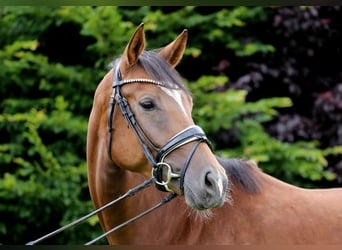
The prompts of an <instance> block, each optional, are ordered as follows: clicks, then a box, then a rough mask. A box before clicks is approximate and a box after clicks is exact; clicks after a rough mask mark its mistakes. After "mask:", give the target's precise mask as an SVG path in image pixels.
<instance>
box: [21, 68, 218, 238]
mask: <svg viewBox="0 0 342 250" xmlns="http://www.w3.org/2000/svg"><path fill="white" fill-rule="evenodd" d="M131 83H148V84H154V85H158V86H160V87H163V88H164V87H166V86H165V85H164V83H163V82H160V81H156V80H153V79H145V78H136V79H129V80H122V77H121V73H120V69H119V62H118V63H117V64H116V67H115V69H114V81H113V85H112V87H113V93H112V95H111V97H110V103H109V112H108V141H107V151H108V156H109V158H110V159H112V157H111V142H112V130H113V127H112V122H113V114H114V109H115V104H116V103H117V104H118V106H119V107H120V110H121V113H122V115H123V117H124V118H125V120H126V122H127V124H128V126H129V127H130V128H131V129H132V131H133V132H134V134H135V136H136V137H137V139H138V141H139V143H140V145H141V147H142V149H143V151H144V153H145V156H146V158H147V159H148V161H149V162H150V164H151V166H152V178H151V179H149V180H147V181H145V182H143V183H141V184H140V185H138V186H136V187H134V188H132V189H130V190H128V191H127V192H126V193H125V194H123V195H122V196H120V197H118V198H116V199H114V200H113V201H111V202H108V203H107V204H105V205H103V206H102V207H100V208H98V209H96V210H95V211H93V212H91V213H89V214H87V215H85V216H83V217H81V218H79V219H77V220H75V221H73V222H71V223H69V224H67V225H65V226H63V227H61V228H59V229H57V230H55V231H53V232H51V233H48V234H46V235H44V236H42V237H40V238H38V239H36V240H33V241H30V242H28V243H26V245H35V244H37V243H39V242H41V241H43V240H45V239H47V238H50V237H52V236H54V235H56V234H59V233H61V232H63V231H65V230H67V229H69V228H71V227H73V226H75V225H77V224H79V223H81V222H83V221H85V220H87V219H88V218H90V217H92V216H94V215H96V214H98V213H100V212H101V211H103V210H104V209H106V208H108V207H110V206H112V205H114V204H116V203H118V202H119V201H121V200H123V199H125V198H127V197H130V196H133V195H135V194H136V193H138V192H139V191H141V190H143V189H145V188H146V187H148V186H150V185H151V184H153V183H155V185H156V187H157V188H158V189H159V190H161V191H165V192H171V194H169V195H167V196H165V197H164V198H163V199H162V200H161V201H160V202H159V203H157V204H156V205H154V206H153V207H151V208H149V209H147V210H145V211H144V212H142V213H140V214H138V215H136V216H135V217H133V218H131V219H129V220H127V221H125V222H123V223H121V224H119V225H117V226H115V227H113V228H112V229H110V230H109V231H107V232H105V233H104V234H102V235H100V236H99V237H97V238H95V239H93V240H91V241H89V242H87V243H86V244H85V245H90V244H93V243H95V242H96V241H98V240H100V239H102V238H104V237H106V236H107V235H109V234H111V233H113V232H114V231H116V230H118V229H120V228H122V227H124V226H126V225H127V224H129V223H131V222H133V221H135V220H137V219H139V218H141V217H143V216H145V215H147V214H148V213H150V212H152V211H153V210H155V209H157V208H159V207H161V206H162V205H164V204H166V203H167V202H169V201H171V200H172V199H173V198H175V197H176V196H177V195H176V194H175V193H173V191H172V190H171V189H170V188H169V187H168V184H169V183H170V181H171V180H172V179H175V178H179V179H180V190H181V191H182V193H184V176H185V173H186V170H187V168H188V166H189V164H190V161H191V159H192V156H193V154H194V153H195V151H196V149H197V147H198V146H199V144H200V143H201V142H205V143H207V144H208V145H209V147H210V149H212V148H211V144H210V141H209V140H208V139H207V137H206V136H205V134H204V132H203V130H202V129H201V128H200V127H198V126H195V125H192V126H189V127H187V128H185V129H184V130H182V131H180V132H179V133H177V134H176V135H174V136H173V137H172V138H171V139H170V140H169V141H168V142H167V143H165V145H164V146H162V147H161V148H159V147H157V146H155V144H154V143H153V142H152V140H151V139H150V138H149V137H148V136H147V135H146V134H145V132H144V130H143V129H142V127H141V126H140V124H139V123H138V121H137V120H136V119H135V115H134V113H133V112H132V110H131V108H130V106H129V103H128V101H127V99H126V98H125V97H124V96H123V94H122V91H121V87H122V86H124V85H126V84H131ZM190 142H195V143H194V145H193V146H192V148H191V149H190V151H189V154H188V156H187V158H186V160H185V162H184V165H183V168H182V169H181V172H180V173H175V172H173V169H172V167H171V166H170V165H169V164H168V163H167V162H165V158H166V157H167V156H168V155H169V154H170V153H171V152H173V151H175V150H176V149H178V148H180V147H182V146H183V145H185V144H188V143H190ZM150 149H152V150H154V151H155V152H156V153H157V154H156V157H154V156H153V154H152V152H151V151H150ZM163 170H166V171H167V172H166V178H165V177H163Z"/></svg>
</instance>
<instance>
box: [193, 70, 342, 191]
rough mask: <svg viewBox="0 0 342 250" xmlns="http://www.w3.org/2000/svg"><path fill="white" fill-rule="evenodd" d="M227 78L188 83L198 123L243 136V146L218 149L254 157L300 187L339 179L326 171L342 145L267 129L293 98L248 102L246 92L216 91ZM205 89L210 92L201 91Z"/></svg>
mask: <svg viewBox="0 0 342 250" xmlns="http://www.w3.org/2000/svg"><path fill="white" fill-rule="evenodd" d="M226 81H227V78H225V77H214V76H203V77H201V78H200V79H199V80H198V81H197V82H194V83H189V84H188V85H189V87H190V89H191V90H192V92H193V93H194V96H195V108H194V113H193V115H194V119H195V120H196V123H198V124H199V125H200V126H202V127H203V128H204V130H205V131H207V132H208V133H209V134H214V133H216V132H218V131H219V130H222V129H224V130H235V131H237V133H238V135H239V145H238V146H237V147H234V148H225V149H220V150H218V151H217V152H218V153H219V154H220V155H222V156H225V157H238V158H239V157H243V158H246V159H253V160H255V161H256V162H257V163H259V166H260V167H261V168H262V169H263V170H264V171H265V172H267V173H270V174H271V175H273V176H276V177H278V178H280V179H283V180H285V181H287V182H289V183H293V184H296V185H300V186H312V183H306V182H305V181H303V180H311V181H313V182H315V181H319V180H322V179H326V180H333V179H334V178H335V175H334V174H332V173H331V172H328V171H326V170H325V167H327V160H326V156H328V155H331V154H341V153H342V147H340V146H336V147H331V148H327V149H325V150H321V149H319V148H318V143H317V142H315V141H305V142H304V141H300V142H296V143H292V144H290V143H285V142H281V141H278V140H276V139H274V138H272V137H271V136H270V135H268V134H267V133H266V132H265V131H264V129H263V127H262V123H263V122H267V121H269V120H271V119H272V118H273V117H274V116H275V115H277V109H279V108H286V107H290V106H291V105H292V102H291V100H290V99H289V98H286V97H278V98H275V97H273V98H264V99H261V100H259V101H256V102H246V94H247V93H246V91H243V90H227V91H222V92H218V91H215V89H218V88H219V87H222V86H223V84H224V83H225V82H226ZM203 92H205V93H206V94H205V95H203V94H201V93H203Z"/></svg>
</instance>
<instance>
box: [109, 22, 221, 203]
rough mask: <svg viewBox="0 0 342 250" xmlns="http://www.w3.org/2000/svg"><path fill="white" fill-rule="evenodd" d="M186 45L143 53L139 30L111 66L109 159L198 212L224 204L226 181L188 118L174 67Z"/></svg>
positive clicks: (188, 102) (186, 98)
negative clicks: (183, 198)
mask: <svg viewBox="0 0 342 250" xmlns="http://www.w3.org/2000/svg"><path fill="white" fill-rule="evenodd" d="M186 42H187V31H186V30H184V31H183V32H182V33H181V34H180V35H179V36H178V37H177V38H176V39H175V40H174V41H173V42H171V43H170V44H168V45H167V46H165V47H163V48H161V49H160V50H155V51H145V35H144V30H143V24H141V25H140V26H139V27H138V28H137V29H136V31H135V33H134V34H133V36H132V37H131V39H130V41H129V43H128V44H127V46H126V48H125V50H124V52H123V54H122V56H121V57H120V58H119V59H117V60H116V61H115V63H114V69H113V73H114V76H113V94H112V97H111V98H112V102H111V107H110V108H109V120H108V124H109V134H110V137H109V140H108V153H109V156H110V158H111V159H112V161H113V162H114V164H115V165H116V166H117V167H120V168H121V169H124V170H128V171H133V172H138V173H141V174H142V175H144V176H145V177H146V178H151V175H153V176H154V177H155V178H156V183H157V186H158V187H159V188H160V189H162V190H163V191H170V192H174V193H177V194H179V195H184V197H185V200H186V202H187V204H188V205H189V206H190V207H192V208H194V209H198V210H203V209H208V208H212V207H219V206H221V205H222V204H223V203H224V201H225V196H226V189H227V186H228V179H227V176H226V174H225V171H224V169H223V167H222V166H221V165H220V164H219V162H218V161H217V160H216V157H215V156H214V154H213V152H212V150H211V147H210V143H209V141H208V139H207V138H206V137H205V134H204V132H203V131H202V130H201V128H199V127H198V126H196V125H195V124H194V121H193V119H192V116H191V112H192V107H193V102H192V97H191V95H190V93H189V91H188V90H187V89H186V87H185V86H184V84H183V83H182V82H181V78H180V76H179V74H178V73H177V71H176V70H175V69H174V68H175V66H176V65H177V64H178V63H179V61H180V60H181V58H182V56H183V53H184V50H185V47H186Z"/></svg>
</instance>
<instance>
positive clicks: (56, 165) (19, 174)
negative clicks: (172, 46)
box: [0, 6, 342, 244]
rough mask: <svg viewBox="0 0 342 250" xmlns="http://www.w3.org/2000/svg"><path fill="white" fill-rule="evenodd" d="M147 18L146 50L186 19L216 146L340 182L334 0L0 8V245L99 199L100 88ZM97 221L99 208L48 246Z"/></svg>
mask: <svg viewBox="0 0 342 250" xmlns="http://www.w3.org/2000/svg"><path fill="white" fill-rule="evenodd" d="M141 22H144V23H145V32H146V40H147V49H153V48H159V47H162V46H164V45H166V44H168V43H169V42H170V41H172V40H173V39H175V38H176V36H177V35H178V34H179V33H180V32H181V31H182V30H183V29H184V28H187V29H188V31H189V40H188V47H187V50H186V53H185V56H184V58H183V60H182V62H181V63H180V64H179V66H178V67H177V70H178V71H179V72H180V74H181V75H182V77H183V78H184V83H185V84H186V85H187V86H188V88H189V89H190V90H191V91H192V93H193V96H194V102H195V107H194V111H193V116H194V119H195V121H196V123H197V124H198V125H200V126H202V128H203V129H204V130H205V131H206V133H207V134H208V136H209V138H210V139H211V140H212V142H213V143H214V147H215V151H216V153H217V154H219V155H221V156H225V157H241V158H248V159H254V160H255V161H257V162H258V165H259V166H260V168H261V169H262V170H263V171H264V172H266V173H269V174H271V175H273V176H275V177H277V178H279V179H281V180H284V181H286V182H289V183H292V184H294V185H297V186H301V187H309V188H317V187H321V188H329V187H341V186H342V147H341V145H342V124H341V120H342V112H341V111H342V61H341V60H342V50H341V46H342V25H341V24H342V9H341V7H340V6H336V7H333V6H329V7H299V6H297V7H273V8H271V7H241V6H240V7H210V6H206V7H189V6H181V7H150V6H143V7H139V6H137V7H116V6H100V7H90V6H69V7H4V6H1V7H0V244H23V243H26V242H28V241H30V240H34V239H36V238H38V237H40V236H42V235H44V234H46V233H48V232H50V231H52V230H54V229H56V228H58V227H60V226H62V225H65V224H67V223H69V222H71V221H73V220H75V219H76V218H79V217H81V216H83V215H84V214H86V213H88V212H90V211H92V209H93V206H92V203H91V201H90V195H89V191H88V186H87V167H86V160H85V159H86V157H85V147H86V133H87V121H88V117H89V113H90V110H91V106H92V101H93V95H94V92H95V89H96V87H97V84H98V83H99V82H100V81H101V79H102V77H103V76H104V75H105V73H106V72H107V71H108V70H109V69H110V68H109V66H108V65H109V63H110V62H111V61H112V60H113V59H114V58H115V57H116V56H119V55H120V54H121V53H122V51H123V49H124V47H125V46H126V44H127V42H128V41H129V38H130V36H131V35H132V33H133V32H134V30H135V28H136V26H137V25H139V24H140V23H141ZM109 91H111V90H109ZM108 101H109V100H108ZM113 198H114V197H113ZM101 233H102V230H101V228H100V226H99V224H98V221H97V218H96V217H94V218H91V219H89V220H87V221H86V222H85V223H83V224H81V225H79V226H77V227H75V228H73V229H70V230H68V231H67V232H66V233H63V234H61V235H59V236H57V237H54V238H52V239H50V240H47V241H44V244H83V243H85V242H87V241H89V240H90V239H92V238H94V237H95V236H97V235H99V234H101ZM99 244H106V240H103V241H101V242H99Z"/></svg>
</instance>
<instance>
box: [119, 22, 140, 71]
mask: <svg viewBox="0 0 342 250" xmlns="http://www.w3.org/2000/svg"><path fill="white" fill-rule="evenodd" d="M144 49H145V33H144V23H141V24H140V25H139V26H138V27H137V29H136V30H135V32H134V34H133V35H132V37H131V39H130V40H129V42H128V44H127V46H126V48H125V51H124V53H123V54H122V61H123V63H125V64H126V65H127V66H132V65H133V64H135V63H136V62H137V60H138V58H139V56H140V54H141V53H142V52H143V50H144Z"/></svg>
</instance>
